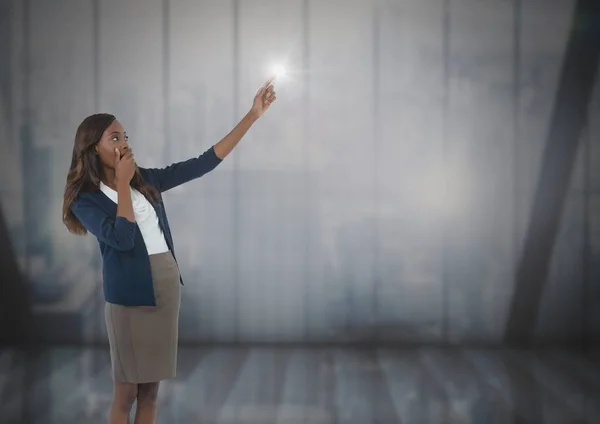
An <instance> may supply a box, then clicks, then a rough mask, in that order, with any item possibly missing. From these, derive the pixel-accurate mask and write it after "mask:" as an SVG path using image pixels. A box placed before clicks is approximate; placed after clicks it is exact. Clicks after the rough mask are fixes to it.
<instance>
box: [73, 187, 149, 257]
mask: <svg viewBox="0 0 600 424" xmlns="http://www.w3.org/2000/svg"><path fill="white" fill-rule="evenodd" d="M71 211H72V212H73V215H75V217H76V218H77V219H78V220H79V222H81V224H82V225H83V226H84V227H85V229H86V230H88V232H89V233H91V234H93V235H94V236H96V238H97V239H98V240H100V241H102V242H104V243H106V244H107V245H109V246H111V247H112V248H113V249H116V250H119V251H122V252H125V251H128V250H132V249H133V246H134V241H135V232H136V227H137V226H136V223H135V222H131V221H129V220H128V219H127V218H124V217H122V216H117V217H116V219H115V218H113V217H111V216H110V215H108V214H107V213H106V212H104V211H103V210H102V209H100V208H99V207H98V206H96V205H94V204H93V203H92V202H90V201H88V200H85V199H77V200H76V201H75V202H73V204H72V205H71Z"/></svg>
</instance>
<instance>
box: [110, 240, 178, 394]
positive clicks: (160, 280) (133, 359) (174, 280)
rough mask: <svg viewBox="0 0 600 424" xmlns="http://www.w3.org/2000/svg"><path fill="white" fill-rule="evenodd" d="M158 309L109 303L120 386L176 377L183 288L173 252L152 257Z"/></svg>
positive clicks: (114, 366)
mask: <svg viewBox="0 0 600 424" xmlns="http://www.w3.org/2000/svg"><path fill="white" fill-rule="evenodd" d="M150 267H151V270H152V280H153V283H154V293H155V296H156V306H122V305H115V304H113V303H106V305H105V308H104V312H105V317H106V328H107V331H108V341H109V344H110V359H111V365H112V376H113V380H114V381H116V382H123V383H138V384H139V383H154V382H159V381H161V380H166V379H169V378H173V377H175V374H176V369H177V342H178V328H179V306H180V301H181V286H180V284H179V267H178V266H177V262H175V258H174V257H173V255H172V254H171V252H165V253H159V254H156V255H150Z"/></svg>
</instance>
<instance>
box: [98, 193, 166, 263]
mask: <svg viewBox="0 0 600 424" xmlns="http://www.w3.org/2000/svg"><path fill="white" fill-rule="evenodd" d="M100 190H102V192H103V193H104V194H106V195H107V196H108V198H109V199H111V200H112V201H113V202H115V203H117V204H118V202H119V194H118V193H117V192H116V191H115V190H113V189H112V188H110V187H109V186H107V185H106V184H104V183H102V182H101V183H100ZM129 190H130V192H131V203H132V204H133V215H134V217H135V221H136V223H137V225H138V227H139V229H140V232H141V233H142V238H143V239H144V243H145V244H146V249H147V250H148V254H149V255H154V254H157V253H164V252H168V251H169V247H168V246H167V242H166V240H165V236H164V234H163V232H162V230H161V228H160V224H159V222H158V216H157V215H156V211H155V210H154V207H153V206H152V204H151V203H150V202H149V201H148V199H146V197H145V196H144V195H143V194H142V193H140V192H139V191H137V190H136V189H134V188H132V187H129Z"/></svg>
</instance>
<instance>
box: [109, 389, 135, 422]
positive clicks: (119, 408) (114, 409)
mask: <svg viewBox="0 0 600 424" xmlns="http://www.w3.org/2000/svg"><path fill="white" fill-rule="evenodd" d="M137 394H138V388H137V384H134V383H118V382H115V387H114V392H113V401H112V405H111V406H110V418H109V422H110V424H128V423H129V413H130V411H131V406H132V405H133V402H135V398H136V396H137Z"/></svg>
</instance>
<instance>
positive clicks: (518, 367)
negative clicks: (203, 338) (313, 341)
mask: <svg viewBox="0 0 600 424" xmlns="http://www.w3.org/2000/svg"><path fill="white" fill-rule="evenodd" d="M109 371H110V359H109V356H108V351H107V350H106V349H102V348H96V349H74V348H73V349H68V348H61V349H51V350H46V351H43V352H38V353H35V354H32V353H24V352H19V351H6V350H5V351H0V422H2V423H44V424H51V423H61V424H67V423H78V424H79V423H82V424H83V423H106V422H107V411H108V406H109V403H110V399H111V388H112V386H111V385H112V381H111V378H110V374H109ZM178 373H179V375H178V377H177V378H176V379H174V380H172V381H168V382H164V383H162V384H161V389H160V397H159V401H160V404H159V417H158V422H159V423H211V424H213V423H214V424H218V423H240V424H242V423H244V424H250V423H256V424H269V423H273V424H283V423H290V424H291V423H307V424H312V423H314V424H324V423H344V424H345V423H348V424H349V423H356V424H369V423H378V424H379V423H380V424H394V423H403V424H404V423H431V424H433V423H444V424H446V423H448V424H449V423H486V424H492V423H545V424H552V423H569V424H575V423H578V424H579V423H599V422H600V355H598V354H587V355H583V354H579V353H574V352H569V351H563V350H547V351H538V352H529V351H498V350H476V349H475V350H468V349H467V350H458V349H452V350H444V349H435V348H422V349H398V350H394V349H370V350H369V349H356V348H314V349H313V348H296V347H282V348H274V347H256V348H255V347H252V348H231V347H230V348H218V347H215V348H180V353H179V368H178Z"/></svg>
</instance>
